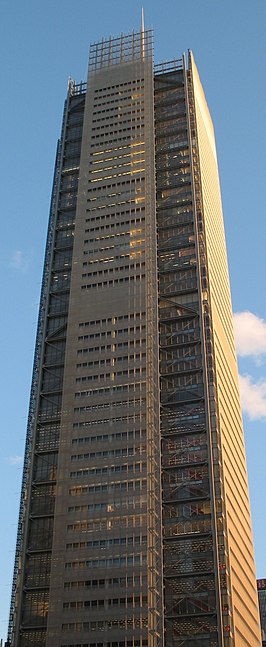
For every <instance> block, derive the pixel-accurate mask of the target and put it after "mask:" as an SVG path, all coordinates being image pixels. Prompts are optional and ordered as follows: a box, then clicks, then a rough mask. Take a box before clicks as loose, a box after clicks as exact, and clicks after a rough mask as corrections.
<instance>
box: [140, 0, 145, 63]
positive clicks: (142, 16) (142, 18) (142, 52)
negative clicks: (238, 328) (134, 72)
mask: <svg viewBox="0 0 266 647" xmlns="http://www.w3.org/2000/svg"><path fill="white" fill-rule="evenodd" d="M144 31H145V28H144V7H141V54H142V58H144V54H145V50H144Z"/></svg>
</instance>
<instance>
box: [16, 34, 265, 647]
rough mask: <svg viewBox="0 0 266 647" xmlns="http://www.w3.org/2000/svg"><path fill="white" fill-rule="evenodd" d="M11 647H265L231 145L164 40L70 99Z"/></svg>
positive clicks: (115, 54) (51, 235) (60, 154)
mask: <svg viewBox="0 0 266 647" xmlns="http://www.w3.org/2000/svg"><path fill="white" fill-rule="evenodd" d="M8 641H9V643H8V644H10V645H11V646H12V647H146V646H147V647H163V645H164V646H165V647H256V646H257V647H259V645H261V642H260V641H261V638H260V625H259V615H258V601H257V591H256V580H255V569H254V558H253V545H252V534H251V523H250V510H249V497H248V487H247V474H246V459H245V449H244V439H243V429H242V420H241V410H240V404H239V392H238V378H237V364H236V356H235V346H234V339H233V325H232V311H231V300H230V289H229V280H228V268H227V258H226V249H225V239H224V230H223V217H222V208H221V199H220V190H219V178H218V169H217V160H216V149H215V140H214V133H213V126H212V122H211V118H210V115H209V111H208V107H207V104H206V100H205V98H204V93H203V90H202V86H201V83H200V80H199V76H198V72H197V69H196V66H195V63H194V59H193V55H192V53H191V52H190V53H189V55H188V62H186V58H185V57H183V58H182V59H180V60H179V59H178V60H175V61H170V62H169V63H164V64H162V65H155V66H154V63H153V34H152V31H150V30H146V31H144V30H142V31H141V32H140V33H132V34H131V35H129V36H123V35H122V36H121V37H120V38H117V39H114V38H111V39H109V40H106V41H102V42H101V43H99V44H96V45H93V46H92V47H91V51H90V60H89V75H88V83H87V84H78V85H77V84H76V83H75V82H73V81H70V82H69V88H68V95H67V99H66V103H65V109H64V117H63V125H62V134H61V138H60V141H59V144H58V150H57V157H56V165H55V176H54V185H53V192H52V201H51V211H50V219H49V227H48V238H47V248H46V256H45V266H44V275H43V284H42V293H41V304H40V314H39V322H38V331H37V343H36V353H35V360H34V369H33V381H32V389H31V399H30V413H29V422H28V431H27V441H26V454H25V465H24V475H23V485H22V496H21V507H20V518H19V531H18V540H17V550H16V560H15V570H14V583H13V589H12V600H11V614H10V624H9V634H8Z"/></svg>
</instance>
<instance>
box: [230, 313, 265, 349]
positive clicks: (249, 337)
mask: <svg viewBox="0 0 266 647" xmlns="http://www.w3.org/2000/svg"><path fill="white" fill-rule="evenodd" d="M234 328H235V340H236V350H237V353H238V355H240V356H242V357H245V356H246V357H247V356H253V357H255V358H259V357H260V356H262V355H265V354H266V321H264V320H263V319H260V317H257V316H256V315H254V314H253V312H249V311H248V310H247V311H246V312H236V313H235V314H234Z"/></svg>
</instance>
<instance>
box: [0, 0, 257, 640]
mask: <svg viewBox="0 0 266 647" xmlns="http://www.w3.org/2000/svg"><path fill="white" fill-rule="evenodd" d="M142 4H144V9H145V23H146V26H149V27H151V26H153V27H154V30H155V62H161V61H162V60H171V59H172V58H174V57H176V56H177V57H179V56H180V54H181V53H182V52H184V51H186V50H187V49H188V48H190V49H192V50H193V52H194V55H195V58H196V62H197V65H198V68H199V72H200V75H201V79H202V83H203V86H204V89H205V92H206V96H207V100H208V104H209V107H210V110H211V114H212V117H213V121H214V125H215V131H216V139H217V149H218V158H219V167H220V179H221V187H222V197H223V205H224V216H225V227H226V236H227V245H228V255H229V267H230V277H231V287H232V297H233V309H234V312H236V313H241V314H240V316H238V317H237V342H238V347H239V352H240V353H241V355H239V370H240V374H241V376H242V378H241V385H242V390H243V406H244V425H245V439H246V448H247V459H248V472H249V484H250V496H251V507H252V520H253V530H254V541H255V556H256V564H257V575H258V577H266V553H265V536H266V522H265V512H264V508H265V491H266V470H265V456H266V429H265V424H266V323H265V322H266V305H265V303H266V300H265V292H266V289H265V278H264V276H265V253H264V250H265V234H266V231H265V189H264V185H265V169H266V164H265V156H266V152H265V151H266V141H265V140H266V132H265V105H266V89H265V60H266V45H265V27H266V3H265V0H253V2H250V0H233V1H232V0H186V2H181V1H180V0H165V1H164V2H162V1H160V2H159V1H158V0H153V2H152V1H151V0H147V1H146V2H144V0H143V2H141V1H139V0H127V1H126V0H124V1H123V2H122V1H121V0H112V1H111V0H97V2H95V1H94V0H93V1H92V0H75V2H73V0H45V2H43V0H24V1H23V0H22V1H21V0H1V1H0V24H1V27H0V55H1V69H0V78H1V95H2V100H1V108H0V110H1V121H0V123H1V151H2V154H1V156H0V164H1V180H2V183H1V184H2V191H1V198H2V201H1V202H2V205H1V206H2V214H3V215H2V223H3V227H2V236H1V239H0V245H1V255H0V264H1V276H2V282H1V286H2V287H1V289H2V296H1V303H2V304H3V306H4V307H3V308H2V317H1V324H0V325H1V337H0V338H1V343H2V349H1V355H2V363H1V368H2V370H1V379H2V388H1V396H2V408H1V411H2V416H1V417H2V434H1V453H0V461H1V465H0V474H1V479H2V485H1V488H0V496H1V514H2V531H1V550H0V560H1V564H0V572H1V578H0V609H1V611H0V638H1V637H3V638H5V636H6V623H7V619H8V609H9V598H10V589H11V581H12V570H13V559H14V548H15V540H16V527H17V515H18V502H19V493H20V483H21V474H22V456H23V453H24V440H25V430H26V421H27V411H28V399H29V389H30V381H31V370H32V359H33V350H34V343H35V329H36V320H37V312H38V301H39V292H40V282H41V273H42V263H43V252H44V244H45V236H46V227H47V220H48V211H49V202H50V191H51V183H52V175H53V165H54V157H55V150H56V141H57V138H58V137H59V134H60V128H61V118H62V111H63V102H64V99H65V95H66V89H67V79H68V77H69V76H71V77H72V78H74V79H76V80H77V81H80V80H85V79H86V75H87V59H88V48H89V44H90V42H95V41H97V40H100V39H101V38H102V36H109V35H110V34H113V35H117V34H120V32H121V31H123V32H125V33H128V32H130V31H131V30H132V28H135V29H138V27H139V26H140V16H141V5H142ZM247 312H248V313H251V315H250V314H248V315H247V314H243V313H247Z"/></svg>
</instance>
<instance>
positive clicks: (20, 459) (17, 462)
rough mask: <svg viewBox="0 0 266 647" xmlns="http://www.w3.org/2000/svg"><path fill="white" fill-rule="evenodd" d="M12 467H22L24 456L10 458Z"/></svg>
mask: <svg viewBox="0 0 266 647" xmlns="http://www.w3.org/2000/svg"><path fill="white" fill-rule="evenodd" d="M8 460H9V463H10V465H20V464H21V463H22V462H23V456H9V459H8Z"/></svg>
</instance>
